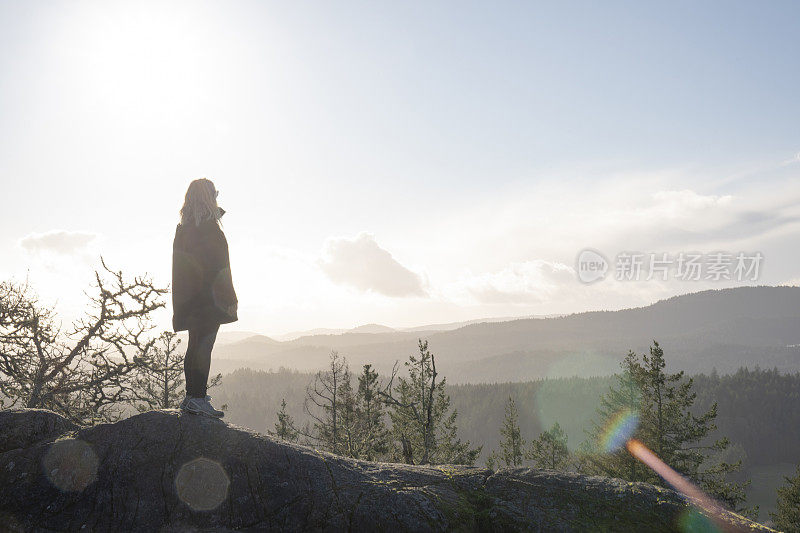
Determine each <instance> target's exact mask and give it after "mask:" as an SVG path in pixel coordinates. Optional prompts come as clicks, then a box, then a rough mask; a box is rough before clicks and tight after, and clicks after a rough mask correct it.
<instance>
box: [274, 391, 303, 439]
mask: <svg viewBox="0 0 800 533" xmlns="http://www.w3.org/2000/svg"><path fill="white" fill-rule="evenodd" d="M268 433H269V434H270V435H274V436H276V437H279V438H281V439H283V440H285V441H289V442H297V441H298V439H299V438H300V432H299V431H298V430H297V429H296V428H295V425H294V419H293V418H292V417H291V416H289V414H288V413H287V412H286V399H285V398H282V399H281V409H280V411H278V421H277V422H276V423H275V431H269V432H268Z"/></svg>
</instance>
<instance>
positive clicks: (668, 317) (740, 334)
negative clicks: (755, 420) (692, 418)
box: [212, 286, 800, 383]
mask: <svg viewBox="0 0 800 533" xmlns="http://www.w3.org/2000/svg"><path fill="white" fill-rule="evenodd" d="M367 329H368V330H369V329H371V328H367ZM381 329H383V331H380V330H381ZM374 330H375V331H378V332H375V333H363V332H358V331H348V332H344V333H341V334H336V335H331V334H322V335H319V334H318V335H309V336H304V337H299V338H296V339H294V340H291V341H284V342H279V341H275V340H273V339H269V341H271V342H268V341H262V342H252V341H249V340H248V339H243V340H240V341H238V342H234V343H230V344H227V345H222V346H218V347H217V348H216V349H215V351H214V357H213V358H212V361H214V365H215V366H216V368H218V369H219V370H218V371H230V370H234V369H235V368H239V367H243V366H247V367H251V368H258V369H269V368H274V369H277V368H279V367H281V366H283V367H286V368H296V369H298V370H304V371H308V370H316V369H318V368H322V367H323V366H324V365H325V362H326V361H327V358H328V355H329V354H330V351H331V350H338V351H339V352H340V353H342V354H343V355H345V356H346V357H347V358H348V360H349V361H350V363H351V366H352V367H353V368H357V367H358V366H359V365H361V364H364V363H372V364H374V365H375V366H376V368H378V369H379V370H380V371H388V370H389V369H391V366H392V364H393V363H394V362H395V361H396V360H401V361H403V360H405V359H407V357H408V355H410V354H412V353H414V351H415V350H416V344H417V339H418V338H420V337H424V338H427V339H428V341H429V343H430V347H431V350H432V351H433V352H434V353H435V354H436V357H437V366H438V367H439V368H440V372H442V373H443V375H446V376H447V377H448V380H449V381H451V382H465V383H470V382H472V383H474V382H492V381H522V380H527V379H536V378H539V377H545V376H570V375H584V376H588V375H603V374H610V373H613V372H615V371H616V370H618V363H619V361H620V360H621V359H622V357H623V356H624V355H625V353H627V351H628V350H629V349H632V350H636V351H643V350H647V349H648V347H649V346H650V344H651V343H652V341H653V340H654V339H655V340H658V341H659V342H660V343H661V344H662V346H663V347H664V349H665V351H666V352H667V361H668V364H670V365H673V366H674V367H675V368H680V369H683V370H686V371H687V372H690V373H693V372H708V371H711V370H712V369H713V368H716V369H717V370H718V371H720V372H722V371H734V370H736V368H738V367H739V366H750V367H752V366H755V365H760V366H762V367H768V368H772V367H778V368H779V369H780V370H785V371H795V370H800V348H797V347H794V348H793V347H791V346H792V345H796V344H800V288H798V287H786V286H780V287H768V286H760V287H739V288H733V289H718V290H708V291H702V292H697V293H690V294H685V295H680V296H675V297H672V298H667V299H665V300H660V301H658V302H656V303H654V304H651V305H648V306H644V307H638V308H631V309H624V310H620V311H591V312H585V313H577V314H573V315H567V316H561V317H555V318H526V319H514V320H509V321H501V322H479V323H473V324H467V325H464V326H462V327H459V328H456V329H451V330H446V331H415V330H412V331H408V330H406V331H398V330H391V328H386V327H385V326H383V327H382V328H375V329H374ZM423 333H424V335H423ZM265 339H267V338H266V337H265Z"/></svg>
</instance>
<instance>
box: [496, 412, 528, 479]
mask: <svg viewBox="0 0 800 533" xmlns="http://www.w3.org/2000/svg"><path fill="white" fill-rule="evenodd" d="M505 409H506V417H505V419H504V420H503V427H501V428H500V435H501V436H502V440H501V441H500V458H501V459H502V460H503V463H505V465H506V466H521V465H522V460H523V459H524V456H525V439H523V438H522V433H521V432H520V429H519V413H518V412H517V405H516V403H515V402H514V398H512V397H511V396H509V397H508V400H507V401H506V408H505Z"/></svg>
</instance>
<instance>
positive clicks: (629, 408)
mask: <svg viewBox="0 0 800 533" xmlns="http://www.w3.org/2000/svg"><path fill="white" fill-rule="evenodd" d="M665 366H666V363H665V359H664V352H663V350H662V349H661V347H660V346H659V345H658V343H657V342H655V341H654V342H653V346H652V347H651V348H650V353H649V354H645V355H643V356H642V357H641V358H640V357H639V356H637V355H636V354H635V353H633V352H629V353H628V355H627V356H626V358H625V360H624V361H623V362H622V368H623V373H622V375H621V376H619V381H618V387H617V388H613V387H612V388H611V390H609V392H608V393H607V394H606V395H605V396H604V397H603V398H602V400H601V404H600V407H599V408H598V413H597V414H598V418H599V423H598V422H595V423H594V424H593V428H592V430H591V431H590V441H589V443H588V445H586V446H584V447H583V451H584V452H589V453H585V454H584V459H585V464H586V467H587V468H588V469H589V470H590V473H599V474H602V475H607V476H611V477H619V478H623V479H627V480H629V481H646V482H649V483H654V484H657V485H663V484H664V482H663V480H662V479H661V478H660V477H659V476H658V475H656V474H655V473H654V472H652V471H651V470H649V469H647V468H646V467H645V466H644V465H639V464H636V462H635V459H634V458H633V457H630V456H629V454H628V453H627V451H626V450H625V448H624V446H622V445H624V442H619V443H617V444H618V445H619V446H622V447H620V448H619V449H617V450H616V451H610V450H606V449H604V447H605V446H606V444H607V442H608V440H607V439H608V437H609V435H611V436H612V437H613V434H614V432H615V429H618V428H619V427H621V426H620V425H616V426H615V424H616V423H617V422H623V423H624V422H625V421H627V422H629V423H631V424H634V423H635V424H636V429H635V431H634V433H633V435H626V436H625V438H628V437H631V436H633V437H635V438H636V439H638V440H640V441H642V442H643V443H644V444H645V445H646V446H647V447H648V448H650V449H651V450H653V452H654V453H655V454H656V455H658V456H659V457H660V458H661V459H662V460H663V461H664V462H665V463H667V464H668V465H670V466H671V467H672V468H674V469H675V470H677V471H678V472H680V473H681V474H683V475H684V476H686V477H688V478H690V479H692V480H693V481H695V482H696V483H698V484H699V485H700V486H701V487H702V488H703V489H704V490H705V491H706V492H708V493H710V494H711V495H712V496H714V497H715V498H717V499H719V500H721V501H722V502H724V503H726V504H727V505H728V506H730V507H731V508H733V509H734V510H737V511H739V512H742V513H745V514H750V515H752V514H753V513H754V512H757V511H756V510H754V509H742V508H740V507H739V506H740V504H742V503H743V502H744V501H745V494H744V487H745V486H746V485H747V484H741V483H735V482H730V481H728V480H726V476H727V474H729V473H732V472H735V471H736V470H738V469H739V468H740V467H741V461H738V462H736V463H727V462H725V461H720V460H717V456H719V455H720V454H721V453H722V452H725V451H726V450H727V449H728V447H729V445H730V442H729V441H728V439H726V438H721V439H718V440H715V441H711V442H709V440H708V439H709V436H710V434H711V432H712V431H714V430H715V429H716V425H715V424H714V420H715V419H716V416H717V405H716V403H714V404H713V405H712V406H711V408H710V409H709V410H708V411H707V412H705V413H703V414H702V415H700V416H696V415H694V414H692V411H691V408H692V406H693V404H694V401H695V398H696V394H695V393H694V392H693V391H692V386H693V380H692V379H691V378H689V379H685V378H684V375H683V372H678V373H675V374H668V373H666V372H665V371H664V368H665ZM637 389H638V390H637ZM609 424H611V426H612V427H609ZM609 452H610V453H609ZM748 483H749V482H748Z"/></svg>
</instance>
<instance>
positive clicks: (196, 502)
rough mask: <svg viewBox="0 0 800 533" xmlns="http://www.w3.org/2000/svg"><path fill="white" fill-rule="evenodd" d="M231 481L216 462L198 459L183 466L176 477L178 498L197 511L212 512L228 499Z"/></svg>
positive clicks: (202, 458)
mask: <svg viewBox="0 0 800 533" xmlns="http://www.w3.org/2000/svg"><path fill="white" fill-rule="evenodd" d="M230 483H231V482H230V479H229V478H228V474H227V473H226V472H225V469H224V468H223V467H222V465H221V464H219V463H218V462H216V461H212V460H211V459H206V458H205V457H198V458H197V459H194V460H192V461H189V462H188V463H186V464H185V465H183V466H182V467H181V468H180V470H179V471H178V475H177V476H176V477H175V489H176V490H177V492H178V497H179V498H180V499H181V500H182V501H183V502H184V503H186V504H187V505H188V506H189V507H191V508H192V509H194V510H195V511H210V510H212V509H216V508H217V507H218V506H219V504H221V503H222V502H223V501H225V498H227V497H228V487H229V486H230Z"/></svg>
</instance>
